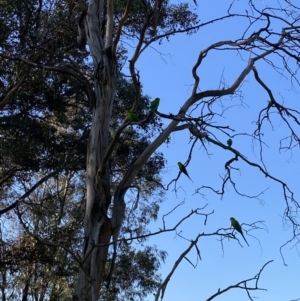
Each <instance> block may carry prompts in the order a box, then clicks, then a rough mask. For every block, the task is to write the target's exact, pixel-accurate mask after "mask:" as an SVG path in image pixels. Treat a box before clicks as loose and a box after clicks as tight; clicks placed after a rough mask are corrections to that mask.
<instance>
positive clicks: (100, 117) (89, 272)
mask: <svg viewBox="0 0 300 301" xmlns="http://www.w3.org/2000/svg"><path fill="white" fill-rule="evenodd" d="M109 2H111V3H110V4H109V3H108V5H112V1H109ZM102 18H103V1H97V0H96V1H90V2H89V6H88V11H87V15H86V18H85V30H86V35H87V42H88V45H89V48H90V52H91V56H92V58H93V63H94V68H95V76H94V91H95V103H94V104H93V121H92V126H91V131H90V137H89V143H88V150H87V169H86V174H87V179H86V184H87V199H86V208H85V210H86V211H85V223H84V234H85V243H84V252H83V259H84V260H85V261H84V264H83V266H82V267H81V269H80V272H79V278H78V283H77V287H76V292H75V296H74V300H89V301H97V300H98V299H99V290H100V286H101V283H102V280H103V279H102V278H103V274H104V269H105V263H106V259H107V253H108V244H109V242H110V238H111V236H112V227H111V222H110V220H109V218H108V217H107V210H108V207H109V205H110V203H111V194H110V174H109V168H108V164H107V162H106V163H105V164H104V165H103V166H102V165H101V164H102V162H103V158H104V157H105V154H106V152H107V149H108V133H109V125H110V121H111V115H112V107H113V100H114V98H115V92H116V60H115V55H113V54H112V53H111V51H110V47H109V46H111V39H110V38H106V39H105V41H104V39H103V37H104V35H103V33H102V28H101V24H103V20H102ZM108 18H109V16H108ZM110 22H112V21H110ZM109 30H110V31H111V30H112V29H111V28H110V29H107V30H106V34H107V36H110V37H111V36H112V34H111V32H109ZM100 166H102V167H101V170H100ZM99 244H104V245H106V246H104V247H94V245H99Z"/></svg>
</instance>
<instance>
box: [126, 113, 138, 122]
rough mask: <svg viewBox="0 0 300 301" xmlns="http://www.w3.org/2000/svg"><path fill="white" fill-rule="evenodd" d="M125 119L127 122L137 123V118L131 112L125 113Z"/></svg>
mask: <svg viewBox="0 0 300 301" xmlns="http://www.w3.org/2000/svg"><path fill="white" fill-rule="evenodd" d="M126 118H127V120H128V121H129V122H135V121H139V119H138V118H137V116H136V115H135V114H134V113H133V112H131V111H126Z"/></svg>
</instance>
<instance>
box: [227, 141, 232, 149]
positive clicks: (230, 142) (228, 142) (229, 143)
mask: <svg viewBox="0 0 300 301" xmlns="http://www.w3.org/2000/svg"><path fill="white" fill-rule="evenodd" d="M227 145H228V146H229V147H231V145H232V140H231V139H228V140H227Z"/></svg>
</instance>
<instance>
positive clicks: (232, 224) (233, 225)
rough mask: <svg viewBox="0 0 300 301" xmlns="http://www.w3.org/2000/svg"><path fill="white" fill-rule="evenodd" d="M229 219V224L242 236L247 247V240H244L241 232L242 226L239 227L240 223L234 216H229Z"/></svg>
mask: <svg viewBox="0 0 300 301" xmlns="http://www.w3.org/2000/svg"><path fill="white" fill-rule="evenodd" d="M230 221H231V226H232V227H233V228H234V229H235V230H236V231H238V232H239V233H240V234H241V235H242V236H243V238H244V240H245V242H246V244H247V245H248V247H249V244H248V242H247V240H246V238H245V236H244V234H243V230H242V227H241V225H240V223H239V222H238V221H237V220H236V219H235V218H234V217H231V218H230Z"/></svg>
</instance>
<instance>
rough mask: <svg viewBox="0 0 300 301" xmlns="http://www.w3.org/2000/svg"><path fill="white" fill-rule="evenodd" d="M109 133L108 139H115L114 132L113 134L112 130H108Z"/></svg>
mask: <svg viewBox="0 0 300 301" xmlns="http://www.w3.org/2000/svg"><path fill="white" fill-rule="evenodd" d="M109 132H110V137H111V138H112V139H115V137H116V132H115V131H114V130H110V131H109Z"/></svg>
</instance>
